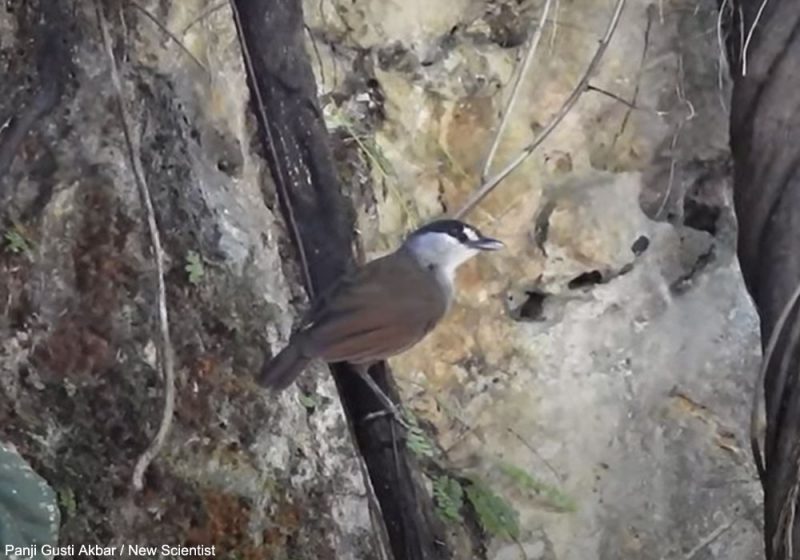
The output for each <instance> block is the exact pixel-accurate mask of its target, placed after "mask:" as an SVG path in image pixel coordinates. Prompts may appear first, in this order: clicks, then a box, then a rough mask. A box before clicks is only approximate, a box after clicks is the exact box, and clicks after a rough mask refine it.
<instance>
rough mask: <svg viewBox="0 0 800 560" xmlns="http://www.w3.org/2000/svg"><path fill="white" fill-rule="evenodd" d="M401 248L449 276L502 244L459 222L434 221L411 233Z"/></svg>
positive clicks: (499, 247)
mask: <svg viewBox="0 0 800 560" xmlns="http://www.w3.org/2000/svg"><path fill="white" fill-rule="evenodd" d="M404 246H405V247H406V248H407V249H408V250H409V251H410V252H411V254H412V255H414V256H415V257H416V258H417V259H418V260H419V261H420V262H422V263H423V264H424V265H426V266H434V267H437V268H439V269H440V270H442V271H444V272H446V273H448V275H452V274H453V273H454V272H455V270H456V269H457V268H458V267H459V266H460V265H461V264H463V263H464V262H466V261H467V260H469V259H470V258H472V257H474V256H475V255H477V254H478V253H480V252H481V251H496V250H498V249H502V248H503V247H504V246H505V245H503V242H502V241H498V240H497V239H492V238H491V237H486V236H485V235H483V234H482V233H481V232H480V231H479V230H478V229H477V228H476V227H474V226H471V225H469V224H466V223H464V222H462V221H460V220H436V221H434V222H431V223H429V224H426V225H424V226H422V227H421V228H419V229H417V230H415V231H414V232H412V233H411V234H410V235H409V236H408V238H406V241H405V244H404Z"/></svg>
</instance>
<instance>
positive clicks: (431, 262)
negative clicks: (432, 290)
mask: <svg viewBox="0 0 800 560" xmlns="http://www.w3.org/2000/svg"><path fill="white" fill-rule="evenodd" d="M405 247H406V248H407V249H408V251H409V252H410V253H411V254H412V255H413V256H414V258H416V259H417V261H418V262H419V263H420V264H421V265H422V266H424V267H426V268H430V269H431V270H433V271H434V272H435V273H436V275H437V277H438V278H439V280H440V281H441V282H443V283H446V284H447V286H446V287H447V288H448V289H450V288H451V287H452V285H453V281H454V280H455V275H456V270H458V267H459V266H461V265H462V264H464V263H465V262H466V261H468V260H469V259H471V258H472V257H474V256H475V255H477V254H478V252H479V251H478V250H477V249H472V248H471V247H467V246H465V245H464V244H462V243H460V242H459V241H458V240H457V239H455V238H453V237H452V236H450V235H447V234H446V233H438V232H429V233H425V234H422V235H420V236H415V237H411V238H409V239H408V240H407V241H406V244H405Z"/></svg>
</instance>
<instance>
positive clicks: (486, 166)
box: [481, 0, 553, 181]
mask: <svg viewBox="0 0 800 560" xmlns="http://www.w3.org/2000/svg"><path fill="white" fill-rule="evenodd" d="M552 3H553V0H547V2H545V4H544V10H543V12H542V19H541V21H542V23H540V24H539V26H538V27H537V28H536V31H535V32H534V33H533V35H532V36H531V44H530V46H529V47H528V52H527V53H525V58H524V59H523V60H522V65H521V66H520V68H519V72H517V78H516V80H515V81H514V86H513V87H512V88H511V96H510V97H509V98H508V104H506V108H505V110H504V111H503V116H502V117H501V119H500V126H498V127H497V132H495V135H494V141H493V142H492V146H491V147H490V148H489V153H488V154H487V155H486V160H485V161H484V162H483V168H482V171H481V181H485V180H486V176H487V175H488V174H489V171H490V168H491V166H492V163H493V162H494V156H495V155H496V154H497V148H498V147H499V146H500V139H501V138H502V137H503V132H505V130H506V126H507V125H508V119H509V117H510V116H511V113H512V112H513V110H514V104H515V103H516V102H517V98H518V97H519V92H520V86H521V85H522V80H523V78H525V76H527V75H528V69H529V68H530V66H531V62H533V57H534V55H535V54H536V49H537V48H538V47H539V40H540V39H541V38H542V31H544V23H545V22H546V21H547V14H548V13H549V12H550V5H551V4H552Z"/></svg>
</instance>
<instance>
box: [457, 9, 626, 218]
mask: <svg viewBox="0 0 800 560" xmlns="http://www.w3.org/2000/svg"><path fill="white" fill-rule="evenodd" d="M624 7H625V0H617V5H616V7H615V8H614V13H613V15H612V16H611V19H610V20H609V22H608V27H607V28H606V33H605V35H604V36H603V38H602V39H601V40H600V44H599V45H598V47H597V51H595V53H594V56H593V57H592V60H591V61H590V62H589V66H587V68H586V71H585V72H584V73H583V76H582V77H581V79H580V81H579V82H578V85H577V86H575V89H574V90H572V93H570V95H569V97H567V99H566V101H564V104H563V105H562V106H561V108H560V109H559V110H558V112H557V113H556V114H555V115H554V116H553V117H552V118H551V119H550V122H549V123H548V124H547V126H545V127H544V129H543V130H542V131H541V132H540V133H539V134H538V135H537V136H536V138H534V140H533V141H532V142H531V143H530V144H528V145H527V146H525V148H524V149H523V150H522V152H521V153H520V154H519V155H518V156H517V157H516V158H515V159H514V160H513V161H512V162H511V163H509V164H508V165H507V166H506V167H505V169H503V170H502V171H500V172H499V173H498V174H496V175H495V176H494V177H492V178H491V179H489V180H488V181H486V182H485V183H484V184H483V185H482V186H481V187H480V188H478V190H477V191H475V193H473V195H472V196H471V197H470V198H469V200H467V202H466V203H465V204H464V206H463V207H462V208H461V209H460V210H459V211H458V212H457V213H456V214H455V217H456V218H462V217H464V216H465V215H466V214H467V213H469V212H470V211H471V210H472V209H473V208H475V206H477V205H478V203H480V201H482V200H483V199H484V198H486V196H487V195H488V194H489V193H490V192H492V191H493V190H494V188H495V187H497V185H499V184H500V182H501V181H503V179H505V178H506V177H508V176H509V175H510V174H511V173H512V172H513V171H514V170H515V169H516V168H517V167H519V165H520V164H521V163H522V162H523V161H525V159H526V158H527V157H528V156H530V155H531V154H532V153H533V151H534V150H535V149H536V148H537V147H538V146H539V145H540V144H541V143H542V142H544V141H545V139H547V137H548V136H550V134H551V133H552V132H553V130H555V128H556V127H557V126H558V125H559V123H561V121H562V120H563V119H564V117H566V116H567V114H568V113H569V112H570V110H572V107H574V106H575V103H577V102H578V99H580V96H581V95H582V94H583V92H584V91H586V86H587V85H588V83H589V79H590V78H591V77H592V74H593V73H594V71H595V69H596V68H597V65H598V64H599V63H600V60H601V59H602V58H603V55H604V54H605V52H606V48H607V47H608V43H609V42H610V41H611V37H612V36H613V35H614V31H615V30H616V28H617V23H619V18H620V15H621V14H622V9H623V8H624Z"/></svg>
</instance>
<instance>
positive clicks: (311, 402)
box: [300, 393, 319, 408]
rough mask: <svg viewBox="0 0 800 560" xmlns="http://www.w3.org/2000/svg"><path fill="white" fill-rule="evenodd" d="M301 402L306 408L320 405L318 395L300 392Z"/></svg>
mask: <svg viewBox="0 0 800 560" xmlns="http://www.w3.org/2000/svg"><path fill="white" fill-rule="evenodd" d="M300 404H302V405H303V406H304V407H306V408H316V407H317V406H319V400H318V399H317V395H313V394H311V395H306V394H305V393H300Z"/></svg>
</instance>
